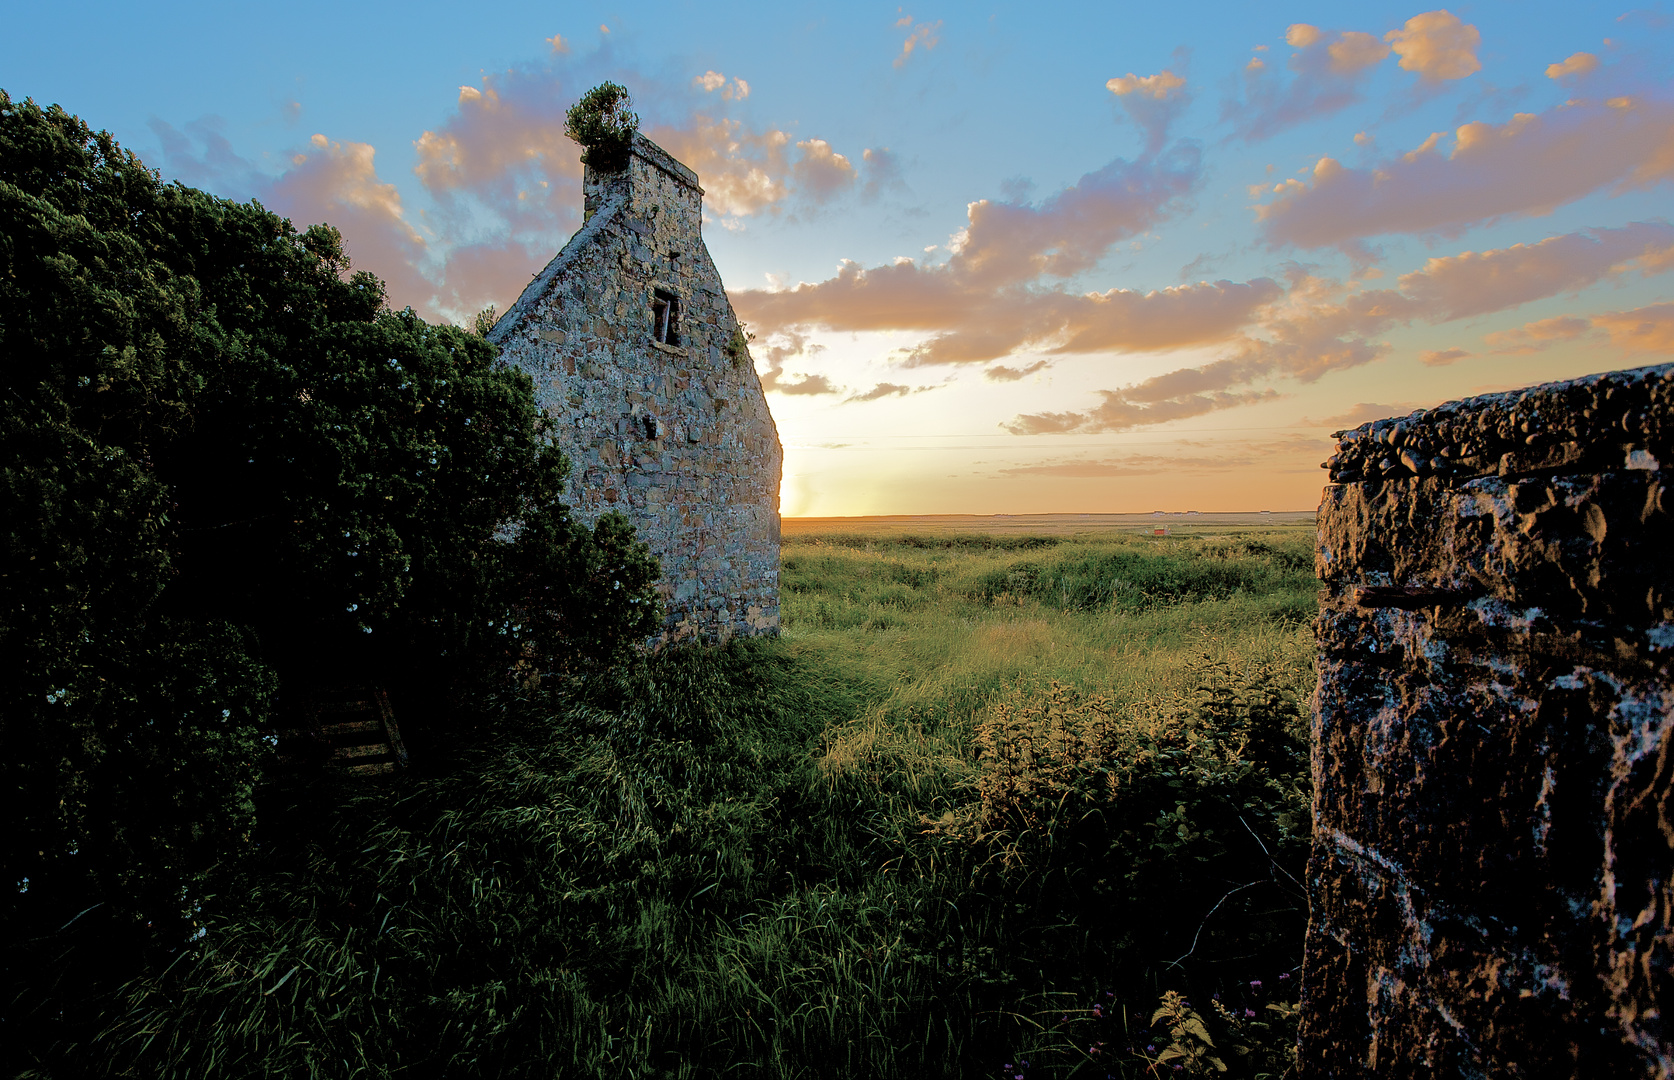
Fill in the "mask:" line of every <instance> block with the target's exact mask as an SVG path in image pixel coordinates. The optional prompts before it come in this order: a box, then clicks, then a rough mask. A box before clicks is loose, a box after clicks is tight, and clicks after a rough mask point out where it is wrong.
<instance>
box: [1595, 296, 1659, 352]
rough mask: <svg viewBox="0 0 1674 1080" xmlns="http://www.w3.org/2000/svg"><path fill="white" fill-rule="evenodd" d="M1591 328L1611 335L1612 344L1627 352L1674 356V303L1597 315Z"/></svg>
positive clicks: (1650, 305)
mask: <svg viewBox="0 0 1674 1080" xmlns="http://www.w3.org/2000/svg"><path fill="white" fill-rule="evenodd" d="M1592 325H1593V326H1594V328H1596V329H1599V330H1603V331H1604V332H1605V333H1607V334H1609V335H1610V344H1612V345H1614V346H1616V347H1617V348H1619V349H1622V350H1624V351H1626V352H1630V353H1665V354H1666V353H1674V303H1662V304H1649V305H1646V306H1645V307H1639V308H1634V309H1633V310H1632V311H1611V312H1607V313H1605V314H1603V315H1594V316H1593V318H1592Z"/></svg>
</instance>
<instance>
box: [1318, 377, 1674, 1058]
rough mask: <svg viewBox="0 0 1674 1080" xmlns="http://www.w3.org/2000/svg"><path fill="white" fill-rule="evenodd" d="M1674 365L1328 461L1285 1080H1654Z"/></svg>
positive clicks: (1394, 436) (1669, 1038) (1662, 937)
mask: <svg viewBox="0 0 1674 1080" xmlns="http://www.w3.org/2000/svg"><path fill="white" fill-rule="evenodd" d="M1671 406H1674V365H1665V366H1662V367H1655V368H1642V369H1638V370H1635V371H1624V372H1617V373H1613V374H1609V375H1602V376H1592V377H1589V378H1585V379H1578V380H1575V381H1573V382H1567V383H1555V384H1552V385H1548V386H1540V387H1535V388H1533V389H1530V390H1526V391H1522V392H1519V393H1509V394H1494V395H1490V396H1487V397H1480V398H1475V399H1472V400H1469V401H1463V402H1456V403H1453V404H1449V405H1443V406H1441V407H1440V408H1436V409H1432V410H1429V411H1427V412H1420V413H1414V414H1413V415H1412V416H1410V417H1406V418H1404V419H1399V420H1380V421H1378V422H1376V423H1372V424H1367V425H1364V426H1362V427H1360V428H1358V429H1356V430H1354V431H1352V432H1348V433H1346V434H1343V435H1341V442H1340V446H1339V450H1338V452H1337V454H1336V455H1335V456H1334V457H1333V458H1332V460H1331V461H1330V462H1328V463H1327V464H1328V466H1329V468H1330V469H1331V480H1332V482H1333V483H1332V486H1331V487H1329V488H1328V489H1327V491H1326V494H1325V499H1324V502H1323V504H1322V505H1321V507H1320V519H1319V549H1318V556H1317V569H1318V573H1319V577H1320V579H1321V581H1322V582H1323V584H1324V590H1323V592H1322V594H1321V610H1320V615H1319V621H1318V623H1317V630H1318V637H1319V650H1320V652H1319V662H1320V683H1319V691H1318V696H1317V698H1316V702H1315V714H1314V738H1315V746H1314V757H1313V772H1314V783H1315V804H1314V814H1315V825H1316V836H1315V842H1314V850H1313V856H1312V860H1311V863H1310V868H1309V888H1310V892H1311V894H1312V895H1311V920H1310V924H1309V928H1308V936H1307V944H1306V959H1305V963H1304V973H1303V1005H1304V1012H1303V1025H1302V1035H1301V1059H1302V1070H1301V1071H1302V1075H1303V1076H1306V1077H1316V1078H1317V1077H1373V1076H1376V1077H1379V1078H1399V1077H1445V1078H1452V1077H1570V1076H1578V1077H1630V1076H1658V1077H1669V1076H1674V1028H1671V1027H1670V1024H1669V1019H1670V1018H1669V1017H1667V1016H1665V1013H1664V1010H1665V1009H1674V982H1671V968H1670V963H1671V960H1674V951H1671V950H1674V930H1671V918H1670V916H1671V910H1670V909H1671V906H1674V801H1671V799H1674V795H1671V793H1674V710H1671V705H1674V698H1671V690H1670V683H1669V666H1670V661H1671V659H1674V519H1671V517H1670V511H1671V510H1674V505H1671V503H1674V495H1671V493H1670V492H1669V491H1668V489H1667V487H1666V484H1665V480H1664V474H1663V463H1665V462H1668V461H1669V460H1670V457H1671V455H1674V445H1671V443H1674V408H1671Z"/></svg>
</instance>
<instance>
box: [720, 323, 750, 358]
mask: <svg viewBox="0 0 1674 1080" xmlns="http://www.w3.org/2000/svg"><path fill="white" fill-rule="evenodd" d="M754 340H756V335H755V334H753V333H751V332H750V331H749V330H748V329H746V328H745V326H744V324H743V323H739V324H738V325H737V326H734V327H733V328H732V337H731V338H729V339H727V343H726V345H725V346H724V347H723V348H722V349H721V351H722V352H724V353H726V354H727V358H728V359H730V360H731V361H732V366H733V367H736V368H743V367H745V366H747V365H748V364H749V362H750V342H752V341H754Z"/></svg>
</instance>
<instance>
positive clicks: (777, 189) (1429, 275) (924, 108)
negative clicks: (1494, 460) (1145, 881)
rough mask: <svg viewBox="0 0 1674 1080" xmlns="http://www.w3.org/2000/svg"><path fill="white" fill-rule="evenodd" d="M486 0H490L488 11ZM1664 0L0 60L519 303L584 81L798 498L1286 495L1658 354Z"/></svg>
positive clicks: (144, 152) (1664, 269)
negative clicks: (680, 253)
mask: <svg viewBox="0 0 1674 1080" xmlns="http://www.w3.org/2000/svg"><path fill="white" fill-rule="evenodd" d="M479 11H481V12H486V13H487V14H478V12H479ZM1670 72H1674V13H1671V12H1670V11H1669V10H1668V9H1667V8H1666V7H1657V8H1650V9H1641V10H1632V9H1628V8H1625V7H1623V8H1619V7H1606V6H1601V5H1594V4H1576V3H1517V4H1512V3H1482V4H1471V5H1462V6H1459V7H1456V8H1449V9H1434V8H1425V7H1423V6H1420V5H1405V6H1402V5H1391V4H1381V3H1379V4H1371V3H1368V4H1359V5H1342V4H1332V5H1326V4H1292V5H1287V6H1284V7H1267V6H1265V5H1249V4H1208V5H1138V4H1098V5H1072V4H1061V5H1052V4H1038V3H1037V4H1028V5H1023V4H990V5H974V4H972V5H943V6H923V5H914V6H909V7H902V6H899V5H895V4H882V5H876V6H868V5H840V6H839V5H826V6H822V5H813V4H801V5H797V4H783V3H779V4H771V5H768V4H763V5H750V4H729V5H724V6H717V5H700V4H656V3H646V4H636V5H633V6H631V7H624V8H616V7H611V6H599V5H586V4H565V5H551V4H545V5H533V4H515V3H514V4H499V5H496V6H494V7H493V8H492V9H476V10H473V9H462V8H460V7H458V6H448V7H442V6H440V5H429V4H422V3H420V4H403V5H399V6H396V5H389V6H380V5H364V4H361V5H356V4H332V5H327V4H315V3H301V4H286V5H271V4H247V5H236V6H228V5H223V4H217V5H208V4H204V5H189V4H178V3H175V4H167V3H165V4H160V5H153V6H150V7H144V8H142V7H138V6H134V5H121V6H118V5H104V4H75V3H68V4H58V5H54V6H52V7H51V8H50V9H48V8H47V7H46V6H44V5H37V6H33V7H29V8H25V9H20V10H18V11H15V12H11V13H9V14H8V31H7V33H6V35H5V36H4V38H0V87H3V88H4V89H5V90H7V91H8V92H9V93H11V94H12V95H13V96H14V97H26V96H27V97H33V98H35V99H36V100H37V101H39V102H41V103H43V104H47V103H59V104H62V105H63V106H64V107H65V108H66V109H68V110H70V111H71V112H74V113H76V114H78V115H80V116H81V117H82V118H83V119H85V120H87V121H88V122H89V123H90V124H92V125H93V126H95V127H99V128H105V129H108V130H110V131H111V132H112V133H113V134H115V136H116V137H117V138H118V140H119V141H121V142H122V144H123V145H125V146H126V147H128V148H129V149H131V150H133V151H134V152H136V153H137V154H139V155H140V157H141V158H143V159H144V160H145V161H146V162H147V164H149V165H150V166H152V167H153V168H156V169H158V170H159V171H160V172H161V173H162V174H163V175H164V176H165V177H166V178H178V179H180V180H182V181H183V182H186V183H190V184H193V185H196V186H199V187H203V188H206V189H208V190H210V191H214V192H216V193H217V194H221V195H225V196H227V197H231V198H236V199H249V198H257V199H260V200H261V201H262V202H263V203H264V204H265V205H267V206H269V207H271V208H273V209H275V210H278V211H280V212H282V213H284V214H286V215H287V216H289V217H291V218H292V219H293V220H295V221H296V222H297V223H298V224H299V225H302V224H307V223H310V222H314V221H321V220H324V221H330V222H331V223H333V224H335V225H337V226H338V227H339V228H341V229H342V230H343V232H344V235H345V237H346V239H347V241H348V245H349V249H350V252H351V255H352V256H353V257H354V259H355V261H356V265H357V266H358V267H360V268H363V269H369V270H372V271H374V272H375V273H378V274H379V275H380V276H381V277H383V278H385V279H386V280H387V281H388V282H389V283H390V292H391V300H392V302H394V303H395V304H396V305H397V306H400V305H407V304H410V305H412V306H413V307H415V308H417V309H418V310H419V311H420V312H422V313H423V314H425V315H426V316H427V317H430V318H434V319H444V318H446V319H454V320H456V321H465V320H466V319H468V318H469V317H470V316H471V315H472V314H473V313H474V312H475V311H476V310H478V309H480V308H481V307H483V306H485V305H486V304H489V303H493V304H496V305H497V306H498V307H499V309H500V310H505V308H506V307H508V306H509V305H510V303H511V301H512V300H514V299H515V298H516V294H517V291H518V289H519V288H520V287H521V285H522V283H524V282H527V281H528V280H529V277H530V276H531V275H532V274H533V273H535V272H536V271H537V270H538V269H539V268H540V266H541V265H543V264H544V263H545V262H546V260H547V259H548V258H550V257H551V255H552V254H553V253H554V252H556V251H557V250H558V248H559V247H560V246H562V244H563V242H564V241H565V239H567V237H568V236H569V235H570V233H571V232H572V231H573V230H574V229H575V228H576V227H577V226H578V225H579V220H580V194H579V167H578V165H577V162H576V152H575V148H574V147H573V146H572V145H570V144H569V143H567V142H566V141H565V140H564V139H563V137H562V134H561V131H560V128H561V125H562V117H563V112H564V110H565V109H566V108H567V107H568V106H569V105H570V104H571V103H572V102H573V101H574V100H575V99H576V97H578V96H579V95H580V94H581V93H582V92H583V91H585V90H586V89H587V88H588V87H590V86H592V85H594V84H596V83H597V82H599V81H601V80H603V79H607V78H608V79H613V80H615V81H618V82H622V83H624V84H626V85H627V86H628V87H629V88H630V90H631V91H632V92H633V93H634V95H635V99H636V105H637V108H638V111H639V112H640V115H641V117H642V130H644V131H646V133H647V134H649V135H650V136H651V137H652V138H654V139H656V140H657V141H659V142H660V143H662V144H663V145H664V146H665V147H667V148H668V149H669V150H671V151H672V152H674V153H676V155H677V156H680V157H681V158H682V159H683V160H685V161H686V162H687V163H688V164H690V165H692V166H693V167H694V168H696V169H697V171H698V173H699V175H700V177H701V179H702V181H703V183H704V186H705V188H706V191H707V196H706V224H705V233H706V237H707V240H708V244H709V247H710V250H711V252H712V253H713V255H714V257H715V260H716V262H717V264H718V266H719V267H720V269H721V271H722V274H723V277H724V278H725V280H726V282H727V285H728V289H729V292H730V293H731V294H732V297H733V301H734V304H735V306H736V307H737V309H738V311H739V313H740V315H741V316H742V317H743V318H744V319H745V320H746V321H747V322H749V323H750V324H751V326H752V327H753V328H754V330H755V331H756V333H757V339H756V344H755V346H754V352H755V355H756V360H757V368H758V370H759V371H760V372H761V373H762V375H763V381H764V385H765V386H766V387H767V388H768V396H769V402H770V404H771V405H772V407H773V410H774V414H775V417H776V419H777V422H778V424H779V429H780V433H781V436H782V438H783V441H784V442H785V444H786V448H787V456H786V478H785V486H784V491H783V495H784V508H785V512H786V513H787V514H866V513H960V512H968V513H996V512H1001V513H1027V512H1050V511H1063V512H1100V511H1145V510H1151V509H1192V508H1196V509H1204V510H1210V509H1218V510H1255V509H1300V508H1306V507H1310V506H1313V505H1314V504H1315V503H1317V501H1318V497H1319V490H1320V485H1321V482H1322V475H1323V474H1322V473H1321V472H1320V470H1319V469H1318V467H1317V466H1318V463H1319V461H1320V460H1322V459H1323V458H1324V457H1325V455H1326V454H1327V453H1328V452H1329V445H1330V440H1329V433H1330V431H1332V430H1333V429H1335V428H1337V427H1341V426H1345V425H1349V424H1352V423H1357V422H1359V421H1360V420H1362V419H1368V418H1372V417H1375V416H1380V415H1393V414H1397V413H1404V412H1407V411H1410V410H1411V409H1413V408H1418V407H1422V406H1427V405H1432V404H1436V403H1439V402H1441V401H1444V400H1448V399H1451V398H1456V397H1460V396H1465V395H1468V394H1472V393H1477V392H1481V391H1484V390H1489V389H1503V388H1506V387H1511V386H1519V385H1525V384H1528V383H1532V382H1538V381H1544V380H1548V379H1554V378H1564V377H1569V376H1574V375H1580V374H1585V373H1588V372H1593V371H1600V370H1608V369H1611V368H1617V367H1624V366H1636V365H1639V364H1646V363H1659V362H1663V361H1666V360H1667V359H1669V355H1670V353H1674V303H1671V295H1670V281H1671V276H1670V271H1674V229H1671V227H1670V224H1669V220H1668V219H1669V209H1670V206H1671V205H1674V200H1671V199H1670V179H1671V178H1674V87H1671V85H1670V75H1669V73H1670Z"/></svg>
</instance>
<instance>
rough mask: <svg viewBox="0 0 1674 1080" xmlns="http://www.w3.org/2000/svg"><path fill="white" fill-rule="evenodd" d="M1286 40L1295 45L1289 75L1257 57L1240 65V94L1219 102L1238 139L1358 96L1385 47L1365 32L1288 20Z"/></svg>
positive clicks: (1274, 130) (1265, 134) (1269, 132)
mask: <svg viewBox="0 0 1674 1080" xmlns="http://www.w3.org/2000/svg"><path fill="white" fill-rule="evenodd" d="M1285 43H1286V44H1287V45H1290V46H1291V47H1292V49H1294V50H1295V51H1294V52H1292V53H1291V54H1290V57H1289V59H1288V60H1287V61H1286V64H1285V66H1286V68H1287V70H1288V71H1289V77H1288V78H1286V77H1285V76H1284V75H1282V74H1280V73H1279V72H1277V71H1275V70H1274V69H1273V67H1272V65H1270V64H1269V63H1268V62H1267V61H1266V60H1264V59H1262V58H1260V57H1256V58H1255V59H1252V60H1251V61H1250V62H1249V64H1247V65H1246V66H1245V68H1244V71H1243V75H1242V81H1243V96H1242V98H1240V99H1230V98H1229V99H1228V100H1226V101H1223V102H1222V103H1221V119H1222V120H1224V121H1228V122H1230V123H1231V124H1232V128H1233V133H1234V135H1235V136H1236V137H1237V138H1240V139H1243V140H1244V141H1246V142H1260V141H1261V140H1263V139H1269V138H1272V137H1273V136H1274V135H1277V134H1279V133H1281V132H1283V131H1288V130H1289V129H1291V128H1294V127H1296V126H1297V125H1298V124H1301V123H1303V122H1305V121H1308V120H1312V119H1315V118H1317V117H1321V116H1327V115H1329V114H1331V113H1334V112H1337V111H1339V110H1341V109H1344V108H1346V107H1348V106H1349V105H1352V104H1354V103H1355V102H1357V101H1360V100H1361V99H1362V97H1363V96H1364V92H1365V88H1366V84H1367V82H1368V80H1369V78H1370V75H1371V70H1372V68H1374V67H1375V66H1376V65H1377V63H1378V62H1379V61H1380V60H1382V59H1383V58H1384V57H1386V56H1388V55H1389V49H1390V47H1389V46H1388V45H1386V44H1384V43H1383V42H1381V41H1379V40H1378V39H1377V38H1376V37H1374V36H1373V35H1371V34H1368V33H1366V32H1364V31H1360V30H1340V31H1339V30H1333V31H1327V30H1321V29H1320V28H1319V27H1317V26H1313V25H1310V24H1308V23H1295V24H1293V25H1291V27H1290V28H1289V29H1288V30H1286V31H1285Z"/></svg>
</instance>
